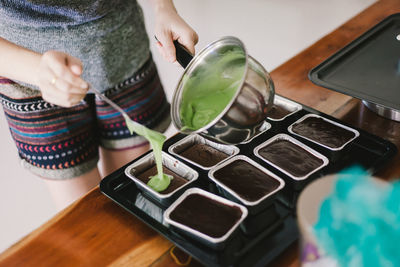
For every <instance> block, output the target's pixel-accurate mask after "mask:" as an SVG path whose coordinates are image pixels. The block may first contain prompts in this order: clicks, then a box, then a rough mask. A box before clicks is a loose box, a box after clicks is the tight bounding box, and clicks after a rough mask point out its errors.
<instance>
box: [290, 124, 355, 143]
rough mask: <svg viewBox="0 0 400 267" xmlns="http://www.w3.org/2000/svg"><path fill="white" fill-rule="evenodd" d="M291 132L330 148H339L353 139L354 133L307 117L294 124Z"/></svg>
mask: <svg viewBox="0 0 400 267" xmlns="http://www.w3.org/2000/svg"><path fill="white" fill-rule="evenodd" d="M292 130H293V132H295V133H297V134H299V135H301V136H304V137H307V138H310V139H311V140H314V141H315V142H317V143H320V144H323V145H325V146H328V147H331V148H339V147H341V146H343V145H344V144H345V143H346V142H348V141H349V140H350V139H352V138H354V137H355V133H354V132H351V131H349V130H346V129H344V128H342V127H339V126H336V125H334V124H332V123H329V122H327V121H325V120H323V119H321V118H316V117H308V118H306V119H305V120H303V121H302V122H300V123H296V124H294V125H293V127H292Z"/></svg>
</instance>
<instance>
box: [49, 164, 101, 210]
mask: <svg viewBox="0 0 400 267" xmlns="http://www.w3.org/2000/svg"><path fill="white" fill-rule="evenodd" d="M42 180H43V181H44V182H45V184H46V185H47V188H48V189H49V191H50V193H51V195H52V197H53V200H54V203H55V204H56V208H57V210H62V209H64V208H65V207H67V206H68V205H70V204H71V203H72V202H74V201H75V200H77V199H78V198H80V197H81V196H83V195H85V194H86V193H87V192H88V191H89V190H91V189H92V188H94V187H95V186H97V185H98V184H99V182H100V173H99V170H98V169H97V168H94V169H93V170H91V171H89V172H87V173H85V174H83V175H81V176H78V177H75V178H71V179H65V180H50V179H42Z"/></svg>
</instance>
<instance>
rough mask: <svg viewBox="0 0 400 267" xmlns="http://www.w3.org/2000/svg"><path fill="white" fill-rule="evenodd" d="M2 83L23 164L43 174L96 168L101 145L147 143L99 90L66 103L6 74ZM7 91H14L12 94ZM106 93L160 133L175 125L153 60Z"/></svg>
mask: <svg viewBox="0 0 400 267" xmlns="http://www.w3.org/2000/svg"><path fill="white" fill-rule="evenodd" d="M0 88H1V90H0V99H1V102H2V105H3V110H4V112H5V115H6V118H7V121H8V124H9V128H10V131H11V135H12V138H13V139H14V141H15V144H16V145H17V148H18V153H19V156H20V158H21V160H22V164H23V166H24V167H26V168H28V169H29V170H30V171H32V172H33V173H35V174H36V175H39V176H41V177H45V178H50V179H67V178H72V177H76V176H79V175H82V174H83V173H85V172H87V171H89V170H91V169H93V168H94V167H96V165H97V161H98V159H99V155H98V147H99V145H101V146H103V147H105V148H107V149H115V150H122V149H128V148H134V147H139V146H143V145H145V144H147V141H146V140H145V139H144V138H143V137H141V136H137V135H131V134H130V133H129V131H128V129H127V128H126V125H125V122H124V119H123V117H122V116H121V115H120V114H119V113H118V112H117V111H115V110H114V109H113V108H111V107H110V106H109V105H108V104H106V103H105V102H103V101H102V100H100V99H98V98H95V96H94V95H93V94H88V95H87V96H86V97H85V99H84V100H83V101H81V103H80V104H79V105H76V106H74V107H72V108H63V107H59V106H56V105H53V104H50V103H48V102H46V101H44V100H43V99H42V98H41V96H40V92H38V91H37V90H33V89H30V88H27V87H23V86H21V85H19V84H16V83H14V82H12V81H10V80H7V79H4V78H3V79H1V78H0ZM7 90H8V92H11V91H13V94H12V97H10V95H11V94H7V93H6V92H7ZM104 94H105V95H106V96H107V97H109V98H110V99H112V100H113V101H114V102H116V103H117V104H118V105H119V106H121V107H123V108H124V110H125V111H126V112H127V113H128V114H129V116H130V117H131V118H132V119H134V120H135V121H137V122H139V123H140V124H143V125H145V126H147V127H149V128H151V129H155V130H157V131H160V132H163V131H165V130H166V129H167V127H168V126H169V124H170V116H169V108H170V106H169V103H168V102H167V100H166V97H165V93H164V90H163V88H162V85H161V83H160V79H159V77H158V74H157V69H156V66H155V64H154V62H153V61H152V60H149V61H148V62H147V63H146V64H145V65H144V66H143V67H142V68H141V69H140V70H139V71H138V72H137V73H135V74H134V75H133V76H131V77H130V78H129V79H127V80H125V81H124V82H122V83H120V84H118V85H116V86H115V87H113V88H111V89H108V90H107V91H106V92H105V93H104Z"/></svg>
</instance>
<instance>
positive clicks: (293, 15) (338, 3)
mask: <svg viewBox="0 0 400 267" xmlns="http://www.w3.org/2000/svg"><path fill="white" fill-rule="evenodd" d="M139 2H140V3H141V4H142V6H143V9H144V12H145V16H146V18H147V20H146V24H147V30H148V32H149V35H150V36H151V40H153V39H152V36H153V24H152V16H153V14H152V12H151V11H150V10H149V6H148V3H147V2H146V0H139ZM174 2H175V5H176V7H177V10H178V12H179V13H180V14H181V15H182V17H183V18H184V19H185V20H186V21H187V22H188V23H189V24H190V25H191V26H192V27H193V28H194V29H195V30H196V31H197V33H198V34H199V37H200V40H199V44H198V45H197V51H199V50H201V49H202V48H203V47H204V46H205V45H207V44H208V43H210V42H212V41H214V40H216V39H218V38H220V37H222V36H226V35H233V36H237V37H239V38H240V39H241V40H242V41H243V42H244V44H245V45H246V47H247V50H248V52H249V54H251V55H252V56H253V57H254V58H255V59H257V60H258V61H259V62H260V63H261V64H263V65H264V67H265V68H266V69H267V70H268V71H271V70H273V69H274V68H275V67H277V66H279V65H280V64H282V63H283V62H285V61H286V60H288V59H289V58H291V57H292V56H294V55H295V54H297V53H299V52H300V51H301V50H303V49H304V48H306V47H308V46H309V45H311V44H312V43H314V42H315V41H317V40H318V39H319V38H321V37H322V36H324V35H325V34H327V33H329V32H331V31H332V30H334V29H335V28H336V27H338V26H339V25H340V24H342V23H343V22H345V21H346V20H348V19H349V18H351V17H352V16H354V15H356V14H357V13H359V12H360V11H361V10H363V9H364V8H366V7H367V6H369V5H370V4H372V3H373V2H374V1H373V0H335V1H331V0H247V1H245V0H242V1H239V0H175V1H174ZM154 45H155V43H154V41H153V42H152V49H153V51H154V52H153V56H154V58H155V61H156V62H157V64H158V70H159V73H160V76H161V80H162V82H163V83H164V87H165V89H166V90H167V95H168V97H169V99H170V98H171V96H172V92H173V90H174V88H175V85H176V84H177V81H178V79H179V77H180V75H181V73H182V69H181V68H180V67H178V66H175V65H171V64H170V63H167V62H165V61H163V60H162V59H161V56H160V55H158V53H157V50H156V49H155V46H154ZM174 131H175V130H174V129H170V130H169V131H168V133H169V134H172V133H173V132H174ZM0 142H1V153H0V252H1V251H2V250H4V249H6V248H7V247H9V246H10V245H11V244H13V243H14V242H16V241H17V240H19V239H20V238H21V237H23V236H24V235H26V234H28V233H29V232H30V231H32V230H34V229H35V228H37V227H38V226H40V225H41V224H42V223H44V222H45V221H47V220H48V219H50V218H51V217H52V216H53V215H54V214H55V207H54V205H53V204H52V202H51V198H50V194H49V193H48V192H47V189H46V188H45V186H44V184H42V183H41V181H40V180H39V179H37V178H36V177H33V176H32V175H31V174H29V173H28V172H27V171H25V170H23V169H22V168H21V167H20V166H19V161H18V158H17V153H16V149H15V147H14V143H13V142H12V140H11V137H10V135H9V130H8V126H7V123H6V121H5V117H4V115H3V113H2V112H0Z"/></svg>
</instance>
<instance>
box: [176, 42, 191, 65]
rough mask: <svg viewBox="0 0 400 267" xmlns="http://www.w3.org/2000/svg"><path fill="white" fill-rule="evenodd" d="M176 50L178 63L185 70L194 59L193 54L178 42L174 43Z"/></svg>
mask: <svg viewBox="0 0 400 267" xmlns="http://www.w3.org/2000/svg"><path fill="white" fill-rule="evenodd" d="M174 46H175V49H176V61H178V63H179V64H180V65H181V66H182V67H183V68H184V69H185V68H186V67H187V65H189V62H190V61H191V60H192V59H193V56H192V54H191V53H190V52H189V51H188V50H187V49H186V48H185V47H184V46H183V45H181V44H180V43H179V42H178V41H177V40H175V41H174Z"/></svg>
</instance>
